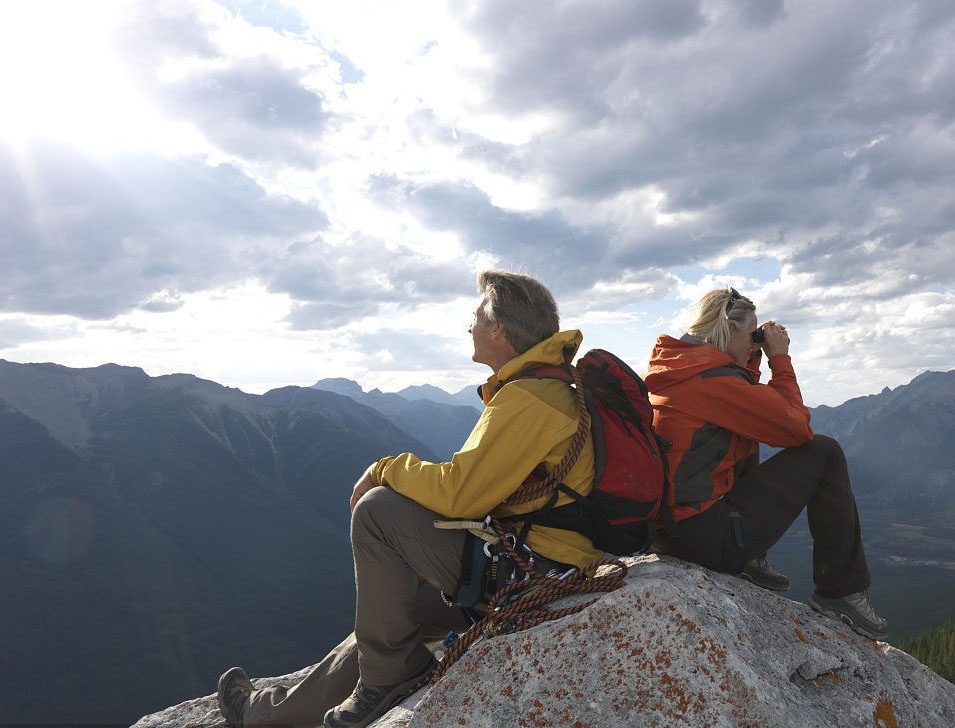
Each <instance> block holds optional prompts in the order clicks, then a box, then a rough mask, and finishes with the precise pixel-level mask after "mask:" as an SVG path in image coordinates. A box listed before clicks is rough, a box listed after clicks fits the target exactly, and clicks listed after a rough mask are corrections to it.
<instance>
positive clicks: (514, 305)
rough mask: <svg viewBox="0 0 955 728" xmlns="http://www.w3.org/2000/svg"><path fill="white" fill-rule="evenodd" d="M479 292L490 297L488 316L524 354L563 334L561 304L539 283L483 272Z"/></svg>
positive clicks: (499, 272)
mask: <svg viewBox="0 0 955 728" xmlns="http://www.w3.org/2000/svg"><path fill="white" fill-rule="evenodd" d="M477 287H478V292H479V293H483V294H484V295H485V296H486V297H487V303H485V305H484V315H485V316H487V317H488V319H489V320H490V321H492V322H494V323H496V324H500V325H501V327H503V329H504V336H505V338H506V339H507V342H508V343H509V344H510V345H511V346H513V347H514V351H516V352H517V353H518V354H523V353H524V352H525V351H527V350H528V349H531V348H532V347H534V346H536V345H537V344H539V343H540V342H542V341H543V340H544V339H546V338H548V337H550V336H553V335H554V334H556V333H557V332H558V331H559V330H560V316H559V315H558V313H557V303H556V302H555V301H554V297H553V296H552V295H551V292H550V291H548V290H547V288H546V287H545V286H544V285H543V284H542V283H541V282H540V281H537V280H534V279H533V278H531V277H530V276H525V275H521V274H520V273H510V272H509V271H504V270H493V269H492V270H482V271H481V272H480V273H478V276H477Z"/></svg>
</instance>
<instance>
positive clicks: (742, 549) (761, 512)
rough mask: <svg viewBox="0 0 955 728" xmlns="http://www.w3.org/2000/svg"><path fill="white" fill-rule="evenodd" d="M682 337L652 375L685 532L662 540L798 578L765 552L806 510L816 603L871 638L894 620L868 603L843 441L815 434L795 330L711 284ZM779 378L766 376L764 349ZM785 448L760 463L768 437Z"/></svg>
mask: <svg viewBox="0 0 955 728" xmlns="http://www.w3.org/2000/svg"><path fill="white" fill-rule="evenodd" d="M696 313H697V315H696V320H695V321H694V322H693V323H692V324H691V325H690V327H689V329H688V330H687V334H686V335H685V336H684V337H683V338H681V339H674V338H672V337H669V336H661V337H660V338H659V339H658V340H657V344H656V347H654V350H653V354H652V356H651V359H650V370H649V373H648V374H647V377H646V383H647V386H648V387H649V389H650V401H651V403H652V404H653V408H654V420H653V423H654V426H655V427H656V430H657V432H658V433H659V434H660V435H661V436H662V437H663V438H665V439H667V440H670V441H672V443H673V446H672V448H671V449H670V452H669V453H668V454H667V461H668V464H669V468H670V479H671V482H672V488H671V490H670V499H671V508H672V511H673V515H674V518H675V519H676V520H677V522H678V530H679V535H678V536H676V537H674V536H670V535H669V534H667V533H665V532H661V533H660V535H659V537H658V539H657V541H656V543H655V544H654V548H655V550H656V551H658V552H660V553H666V554H671V555H673V556H677V557H679V558H682V559H686V560H688V561H693V562H696V563H698V564H701V565H703V566H707V567H709V568H713V569H718V570H721V571H728V572H731V573H740V574H741V575H742V576H744V577H746V578H748V579H750V580H751V581H753V582H755V583H757V584H759V585H760V586H764V587H766V588H769V589H775V590H778V591H785V590H786V589H787V588H788V587H789V580H788V579H787V578H786V577H785V576H783V575H782V574H780V573H779V572H778V571H776V570H775V569H773V567H772V566H770V565H769V563H768V562H767V561H766V552H767V551H768V550H769V549H770V548H771V547H772V546H773V544H775V543H776V542H777V541H779V539H780V538H782V536H783V534H784V533H785V532H786V530H787V529H788V528H789V526H790V525H791V524H792V522H793V521H794V520H795V519H796V517H797V516H798V515H799V514H800V513H801V512H802V509H803V508H804V507H805V508H806V509H807V514H808V517H809V530H810V532H811V533H812V538H813V580H814V582H815V585H816V590H815V593H814V594H813V595H812V596H811V597H810V598H809V604H810V605H811V606H812V607H813V608H814V609H816V610H817V611H820V612H823V613H825V614H830V615H833V616H836V617H839V618H841V619H843V620H845V621H846V622H848V623H849V624H850V625H851V626H852V627H853V629H855V630H856V631H857V632H860V633H862V634H865V635H867V636H869V637H874V638H882V637H885V636H886V635H888V623H887V622H886V621H885V620H884V619H882V618H881V617H879V616H878V614H876V612H875V610H874V609H873V608H872V606H871V605H870V604H869V600H868V597H867V595H866V591H865V590H866V589H867V588H868V587H869V585H870V583H871V580H870V578H869V571H868V568H867V566H866V560H865V551H864V549H863V546H862V534H861V531H860V527H859V516H858V513H857V511H856V504H855V499H854V497H853V495H852V486H851V484H850V482H849V473H848V470H847V467H846V460H845V456H844V455H843V452H842V448H841V447H840V446H839V443H838V442H836V441H835V440H833V439H832V438H830V437H826V436H824V435H815V436H814V435H813V432H812V429H811V428H810V427H809V410H808V409H807V408H806V407H805V405H804V404H803V402H802V395H801V394H800V392H799V386H798V385H797V384H796V375H795V373H794V372H793V367H792V361H791V360H790V358H789V335H788V334H787V333H786V328H785V327H784V326H780V325H778V324H776V323H775V322H774V321H767V322H766V323H764V324H763V325H762V326H761V327H759V328H757V321H756V306H755V305H753V302H752V301H750V300H749V299H748V298H746V297H745V296H741V295H740V294H739V293H738V292H737V291H736V290H735V289H732V288H726V289H719V290H715V291H711V292H710V293H708V294H706V295H705V296H704V297H703V298H702V299H700V301H699V302H698V303H697V307H696ZM763 353H765V354H766V357H767V358H768V359H769V368H770V370H771V371H772V377H771V378H770V380H769V382H768V384H765V385H764V384H759V383H758V382H759V376H760V371H759V364H760V361H761V359H762V354H763ZM760 442H765V443H766V444H767V445H772V446H775V447H781V448H784V449H783V450H782V451H781V452H779V453H777V454H776V455H774V456H773V457H771V458H769V459H768V460H766V461H765V462H763V463H761V464H760V463H759V462H758V453H759V451H758V448H759V443H760Z"/></svg>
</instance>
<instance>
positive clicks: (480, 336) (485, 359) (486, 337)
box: [468, 297, 496, 365]
mask: <svg viewBox="0 0 955 728" xmlns="http://www.w3.org/2000/svg"><path fill="white" fill-rule="evenodd" d="M486 303H487V298H486V297H485V298H482V299H481V302H480V303H479V304H478V306H477V308H476V309H475V310H474V319H473V320H472V321H471V325H470V326H469V327H468V332H469V333H470V334H471V340H472V341H473V342H474V353H473V354H472V355H471V359H472V360H473V361H476V362H477V363H478V364H488V365H490V360H491V357H492V355H493V354H494V350H495V346H494V329H495V327H496V324H493V323H491V321H489V320H488V317H487V315H486V314H485V313H484V306H485V304H486Z"/></svg>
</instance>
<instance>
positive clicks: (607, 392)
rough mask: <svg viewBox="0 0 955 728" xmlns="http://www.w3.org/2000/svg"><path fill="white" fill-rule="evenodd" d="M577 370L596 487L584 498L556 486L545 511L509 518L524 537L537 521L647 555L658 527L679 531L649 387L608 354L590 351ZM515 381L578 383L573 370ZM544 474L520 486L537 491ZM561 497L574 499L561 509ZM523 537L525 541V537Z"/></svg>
mask: <svg viewBox="0 0 955 728" xmlns="http://www.w3.org/2000/svg"><path fill="white" fill-rule="evenodd" d="M576 368H577V371H578V373H579V375H580V380H581V382H582V383H583V392H584V400H585V402H586V407H587V411H588V412H589V413H590V431H591V434H592V436H593V443H594V487H593V490H591V491H590V493H588V494H587V495H586V496H581V495H580V494H579V493H577V491H575V490H573V489H572V488H569V487H567V486H566V485H564V484H563V483H558V484H557V485H556V487H555V489H554V491H553V494H552V495H551V498H550V500H549V501H548V503H547V504H545V505H544V507H543V508H541V509H540V510H538V511H534V512H532V513H529V514H524V513H522V514H520V515H513V516H509V517H508V519H507V520H515V521H518V520H519V521H523V522H524V524H525V525H524V530H523V533H522V534H521V536H526V533H527V530H528V529H529V528H530V526H531V524H537V525H540V526H549V527H551V528H562V529H567V530H571V531H577V532H579V533H582V534H584V535H585V536H587V537H588V538H589V539H590V540H591V541H592V542H593V544H594V546H596V547H597V548H598V549H602V550H603V551H606V552H607V553H610V554H618V555H625V554H636V553H642V552H644V551H646V550H647V549H648V548H649V547H650V544H651V543H652V542H653V539H654V537H655V536H656V524H657V522H660V523H662V524H663V525H664V526H665V527H666V528H667V530H668V531H670V532H672V533H675V526H674V522H673V517H672V515H671V514H670V509H669V506H668V505H667V490H668V488H669V481H668V478H667V466H666V457H665V452H666V450H667V447H668V443H666V442H665V441H664V440H663V439H662V438H660V437H659V436H658V435H657V434H656V432H655V431H654V430H653V424H652V423H653V409H652V408H651V406H650V400H649V398H648V397H647V385H646V384H644V382H643V380H642V379H641V378H640V377H639V376H638V375H637V374H636V373H635V372H634V371H633V370H632V369H631V368H630V367H629V366H627V364H626V363H625V362H623V361H621V360H620V359H619V358H617V357H616V356H614V355H613V354H611V353H610V352H608V351H604V350H603V349H591V350H590V351H588V352H587V353H586V354H585V355H584V356H582V357H581V358H580V359H579V360H578V361H577V365H576ZM515 379H558V380H560V381H562V382H567V383H568V384H574V381H575V380H574V376H573V372H572V370H571V368H570V367H535V368H533V369H529V370H527V371H525V372H522V373H521V374H519V375H518V376H517V377H515ZM573 459H576V458H573ZM571 465H572V462H571ZM567 470H569V467H567V468H566V469H565V472H566V471H567ZM546 477H547V472H546V471H545V470H544V469H543V468H542V467H540V466H538V467H537V468H536V469H535V470H534V472H533V473H532V474H531V476H530V477H529V478H528V479H527V480H526V481H524V484H522V486H521V488H522V489H523V488H531V487H533V486H534V485H537V484H538V483H539V482H540V481H542V480H544V479H546ZM520 492H521V490H520V489H519V490H518V491H517V492H516V493H520ZM558 493H564V494H566V495H568V496H570V497H571V498H573V499H574V502H573V503H568V504H566V505H563V506H559V507H556V506H555V505H554V504H555V503H556V502H557V497H558ZM521 500H523V499H521ZM508 502H511V499H508ZM519 540H520V541H521V542H523V538H521V539H519Z"/></svg>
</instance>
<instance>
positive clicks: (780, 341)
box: [760, 321, 789, 356]
mask: <svg viewBox="0 0 955 728" xmlns="http://www.w3.org/2000/svg"><path fill="white" fill-rule="evenodd" d="M760 328H762V330H763V333H764V335H765V336H766V341H765V342H764V343H763V351H765V352H766V356H776V355H777V354H788V353H789V334H788V333H786V327H785V326H780V325H779V324H777V323H776V322H775V321H767V322H766V323H764V324H763V325H762V326H761V327H760Z"/></svg>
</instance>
